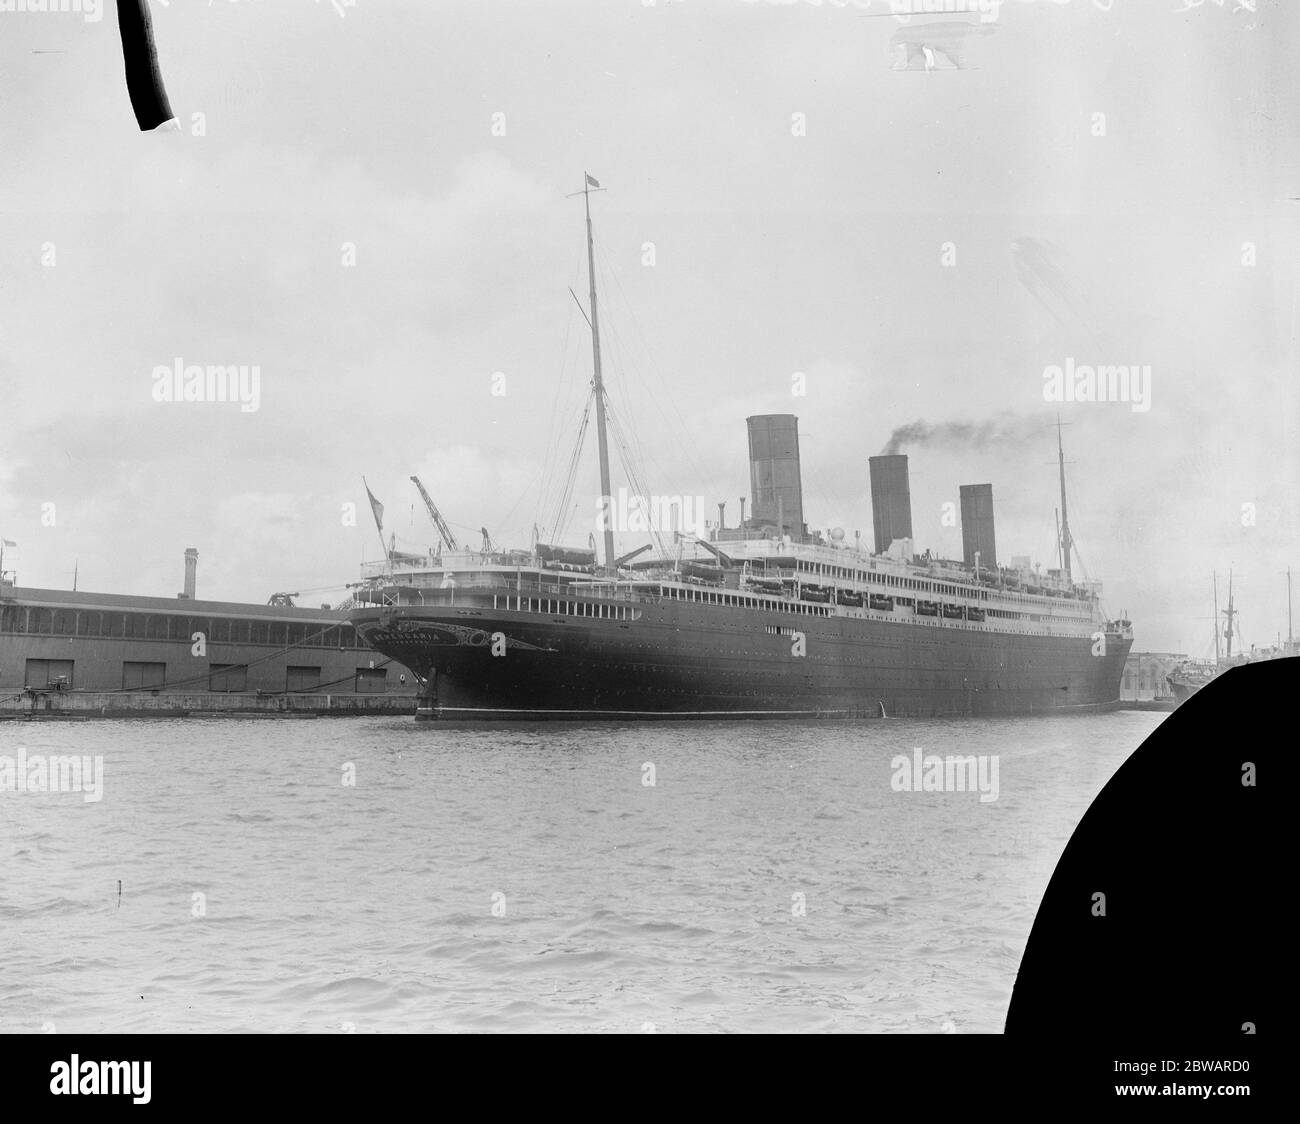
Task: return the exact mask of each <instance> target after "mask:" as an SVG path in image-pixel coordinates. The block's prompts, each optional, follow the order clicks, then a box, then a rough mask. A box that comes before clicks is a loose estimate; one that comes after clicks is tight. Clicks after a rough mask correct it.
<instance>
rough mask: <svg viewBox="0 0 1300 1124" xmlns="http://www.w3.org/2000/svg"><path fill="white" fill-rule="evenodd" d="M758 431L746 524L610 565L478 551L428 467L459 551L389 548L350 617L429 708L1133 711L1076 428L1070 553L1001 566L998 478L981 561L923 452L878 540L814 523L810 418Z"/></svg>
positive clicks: (877, 474)
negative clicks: (806, 511)
mask: <svg viewBox="0 0 1300 1124" xmlns="http://www.w3.org/2000/svg"><path fill="white" fill-rule="evenodd" d="M593 188H595V189H599V184H598V183H597V182H596V181H595V180H594V179H593V178H592V177H590V176H585V177H584V188H583V191H582V192H581V194H582V195H583V196H584V204H585V210H586V226H587V264H588V273H589V289H590V302H589V305H588V307H587V308H586V309H584V310H583V315H584V318H585V319H586V320H587V322H588V324H589V326H590V329H591V340H592V367H593V378H592V381H591V397H590V399H589V410H591V409H592V408H593V407H594V413H595V417H596V430H597V441H598V453H599V465H600V486H601V492H600V495H601V496H602V497H606V498H607V499H606V503H608V502H609V500H608V497H612V496H613V492H612V490H611V486H610V468H609V454H608V438H607V433H606V390H605V386H604V383H603V380H602V375H601V356H600V331H599V320H598V316H597V302H596V277H595V259H594V250H593V239H592V226H591V204H590V195H589V193H590V191H591V189H593ZM575 194H577V193H575ZM748 425H749V448H750V485H751V492H752V499H753V507H752V510H751V515H750V517H749V518H745V515H744V507H743V503H744V501H743V500H742V501H741V502H742V508H741V519H740V524H739V526H736V527H731V528H728V527H726V526H725V521H724V519H722V518H720V519H719V520H718V524H717V525H716V526H715V527H714V528H712V529H711V530H710V532H709V533H708V534H707V535H698V534H697V535H684V534H681V533H680V532H675V533H673V534H672V535H671V538H670V539H669V540H668V541H667V542H665V541H664V539H663V538H662V537H659V536H656V537H657V538H658V540H659V552H658V554H657V555H656V556H654V557H651V558H648V559H641V560H637V559H638V558H639V556H640V555H642V554H644V553H645V552H646V550H648V549H651V548H650V547H642V548H640V549H639V550H637V551H634V552H633V553H632V554H630V555H624V556H623V557H616V556H615V553H614V539H613V527H612V526H611V525H610V521H609V520H605V522H604V526H603V527H602V528H601V532H602V535H603V544H602V545H603V547H604V549H603V557H601V558H598V556H597V552H596V550H595V549H589V550H583V549H575V548H569V547H563V546H554V545H548V544H546V543H544V542H537V541H535V542H534V543H533V544H532V545H531V546H530V548H529V549H528V550H517V551H501V550H496V549H494V548H493V547H492V544H491V541H490V538H489V536H488V535H487V533H486V532H484V535H483V547H482V549H480V550H468V549H464V548H463V547H462V546H461V545H460V544H459V543H458V542H457V541H456V539H455V537H454V536H453V535H452V533H451V531H450V528H448V527H447V525H446V523H445V521H444V520H443V519H442V517H441V516H440V514H439V513H438V511H437V509H436V507H435V506H434V504H433V501H432V499H431V498H430V497H429V496H428V493H427V492H426V491H425V490H424V488H423V485H421V484H420V483H419V481H418V480H416V484H417V487H419V488H420V494H421V497H422V498H423V499H424V501H425V504H426V506H427V508H428V509H429V513H430V516H431V517H432V518H433V521H434V523H435V525H436V526H437V528H438V531H439V533H440V535H441V537H442V540H443V546H444V547H445V550H444V549H443V548H442V547H440V548H439V552H438V554H437V555H436V556H434V555H430V556H428V557H420V556H413V555H402V554H398V553H397V552H396V551H395V550H392V551H388V552H387V554H388V556H387V558H386V559H385V561H384V562H382V563H379V564H376V565H374V566H372V567H371V568H370V571H369V573H368V575H367V580H366V581H365V582H364V583H363V585H362V587H361V588H359V589H358V591H357V594H356V602H357V603H358V607H357V608H355V609H354V610H353V611H352V612H351V614H350V617H349V619H350V621H351V622H352V624H353V625H354V626H355V628H356V629H357V631H358V633H359V634H360V635H361V637H362V638H363V639H364V640H365V641H366V642H367V643H368V644H370V645H371V646H372V647H374V648H375V649H376V650H377V651H379V652H381V653H383V654H384V655H386V656H389V657H391V658H392V659H394V660H397V661H399V662H400V663H402V664H404V665H405V666H406V667H408V668H409V669H410V670H411V671H412V672H413V673H414V674H415V676H416V677H417V679H418V681H419V683H420V687H421V691H420V698H419V703H418V708H417V714H416V716H417V718H420V719H434V720H443V721H448V720H451V721H457V720H460V721H480V720H530V721H531V720H542V719H558V720H564V719H570V720H584V721H585V720H591V719H616V720H642V719H687V718H703V719H721V718H862V717H885V716H891V717H901V716H917V717H930V716H980V715H998V714H1031V713H1048V712H1052V713H1054V712H1063V711H1086V710H1096V709H1104V708H1110V707H1114V706H1116V705H1118V702H1119V684H1120V677H1121V675H1122V673H1123V668H1124V661H1125V658H1126V656H1127V655H1128V651H1129V648H1130V647H1131V645H1132V639H1133V638H1132V630H1131V625H1130V622H1129V621H1128V620H1126V619H1122V618H1121V619H1108V617H1107V615H1106V614H1105V613H1104V612H1103V610H1102V607H1101V601H1100V594H1101V587H1100V584H1099V583H1096V582H1084V583H1080V582H1076V581H1075V580H1074V578H1073V575H1072V571H1071V563H1070V558H1071V554H1072V549H1071V548H1072V545H1073V544H1072V540H1071V538H1070V531H1069V518H1068V513H1067V511H1066V506H1065V461H1064V454H1063V451H1062V449H1061V444H1060V437H1059V430H1058V459H1059V463H1060V472H1061V509H1060V524H1059V535H1060V540H1059V541H1060V546H1061V557H1060V562H1061V565H1060V566H1059V568H1057V569H1049V570H1047V571H1045V572H1043V571H1040V570H1037V569H1033V568H1031V567H1030V566H1029V564H1028V560H1025V559H1018V560H1016V564H1014V565H1012V566H1000V565H998V563H997V559H996V544H995V540H994V526H993V503H992V487H991V485H988V484H978V485H964V486H963V487H962V489H961V506H962V538H963V559H962V560H961V561H956V560H943V559H936V558H931V557H930V554H929V552H928V551H927V552H925V553H924V554H923V555H920V556H918V555H917V554H916V553H915V552H914V550H913V540H912V528H911V501H910V491H909V484H908V469H907V457H906V456H902V455H883V456H879V457H872V458H870V459H869V468H870V476H871V493H872V509H873V510H872V518H873V530H874V535H875V542H874V547H875V550H874V551H870V550H867V549H864V548H862V547H860V546H859V545H858V544H857V543H856V542H855V543H854V544H852V545H850V544H849V543H848V542H847V541H846V539H845V536H844V533H843V532H842V531H840V530H838V529H837V530H836V531H833V532H831V533H830V534H828V535H822V534H821V533H819V532H813V533H812V534H810V533H809V531H808V527H807V525H806V524H805V523H804V521H803V499H802V484H801V479H800V472H801V469H800V460H799V444H798V422H797V419H796V418H794V417H793V416H790V415H761V416H756V417H751V418H749V419H748ZM583 428H584V430H585V424H584V427H583ZM574 463H575V464H576V456H575V460H574ZM412 479H413V480H414V479H415V478H412ZM720 515H721V511H720ZM381 532H382V527H381ZM591 545H592V546H593V548H594V545H595V542H594V536H593V539H592V543H591Z"/></svg>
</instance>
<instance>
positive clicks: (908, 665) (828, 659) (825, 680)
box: [351, 596, 1132, 722]
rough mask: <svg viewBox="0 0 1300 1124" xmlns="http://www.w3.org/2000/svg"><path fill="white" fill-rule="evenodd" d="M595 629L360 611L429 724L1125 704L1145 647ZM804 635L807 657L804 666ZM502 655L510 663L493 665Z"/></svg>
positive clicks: (811, 624)
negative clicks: (1122, 692) (410, 679)
mask: <svg viewBox="0 0 1300 1124" xmlns="http://www.w3.org/2000/svg"><path fill="white" fill-rule="evenodd" d="M637 608H638V614H639V616H638V619H635V620H628V621H618V620H592V619H589V618H585V617H575V616H569V615H560V614H558V613H530V612H526V611H525V612H519V611H503V610H494V609H493V608H492V598H491V596H488V597H486V598H483V599H464V600H461V601H460V602H459V603H458V604H456V605H454V606H453V605H436V606H435V605H424V606H416V605H404V606H401V607H389V608H382V609H381V608H370V609H359V610H356V611H354V612H353V613H352V615H351V620H352V622H353V624H354V625H355V627H356V628H357V630H358V631H359V632H360V633H361V635H362V637H363V638H364V639H365V640H366V641H367V642H368V643H369V644H370V645H371V646H372V647H374V648H375V649H377V650H378V651H380V652H382V653H383V654H384V655H387V656H390V657H392V658H393V659H396V660H398V661H400V662H401V663H402V664H404V665H405V666H407V667H408V668H410V669H411V670H412V671H413V672H415V674H416V675H417V676H419V677H420V678H421V679H422V680H423V681H425V687H426V689H425V692H424V694H423V696H422V698H421V700H420V703H419V710H418V711H417V717H419V718H424V719H441V720H444V721H467V722H479V721H544V720H553V721H591V720H610V721H645V720H655V719H659V720H663V719H670V720H681V719H702V720H717V719H760V718H761V719H781V718H785V719H811V718H818V719H851V718H876V717H880V716H882V715H884V716H888V717H896V718H901V717H917V718H931V717H976V716H985V715H990V716H991V715H1012V714H1040V713H1064V712H1086V711H1096V710H1106V709H1115V708H1118V706H1119V705H1120V698H1119V684H1120V677H1121V675H1122V673H1123V669H1124V661H1125V658H1126V657H1127V655H1128V650H1129V648H1130V646H1131V644H1132V640H1131V639H1129V638H1127V637H1121V636H1119V635H1118V634H1115V635H1112V636H1108V637H1107V641H1106V645H1105V653H1104V654H1101V655H1094V654H1093V649H1094V641H1093V640H1092V639H1091V637H1059V636H1043V635H1033V634H1025V633H1010V632H1001V631H994V630H990V629H984V628H980V627H979V626H975V625H968V624H957V623H946V624H945V623H943V622H924V621H921V622H913V621H910V620H897V619H896V620H885V619H879V618H872V617H869V616H861V617H851V616H826V617H823V616H808V615H801V614H797V613H790V612H752V611H743V610H740V611H738V610H736V609H729V608H720V607H718V608H715V607H711V606H701V605H698V604H682V603H680V602H674V601H665V602H663V603H661V604H651V605H646V606H638V607H637ZM795 633H802V634H803V637H804V640H803V643H804V654H803V655H795V654H794V651H793V650H794V648H795V647H796V644H797V637H796V636H795ZM494 652H495V653H496V654H494Z"/></svg>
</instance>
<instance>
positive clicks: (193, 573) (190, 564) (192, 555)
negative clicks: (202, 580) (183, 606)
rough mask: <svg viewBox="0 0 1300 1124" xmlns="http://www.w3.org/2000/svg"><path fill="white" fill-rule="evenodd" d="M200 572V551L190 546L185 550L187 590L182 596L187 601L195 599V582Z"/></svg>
mask: <svg viewBox="0 0 1300 1124" xmlns="http://www.w3.org/2000/svg"><path fill="white" fill-rule="evenodd" d="M198 572H199V552H198V551H197V550H195V549H194V547H190V548H189V549H188V550H187V551H186V552H185V592H184V593H182V594H181V597H182V598H184V599H185V600H186V601H193V600H194V583H195V578H196V577H197V575H198Z"/></svg>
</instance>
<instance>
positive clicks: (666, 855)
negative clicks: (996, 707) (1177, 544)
mask: <svg viewBox="0 0 1300 1124" xmlns="http://www.w3.org/2000/svg"><path fill="white" fill-rule="evenodd" d="M1161 717H1162V715H1159V714H1149V713H1135V712H1119V713H1115V714H1109V715H1095V716H1088V717H1071V718H1033V719H1011V720H981V721H964V722H955V721H894V720H887V721H876V722H867V723H861V724H838V723H836V724H812V725H794V724H760V723H753V724H749V723H747V724H743V725H731V724H717V725H712V724H710V725H701V724H680V725H678V724H672V725H649V726H625V727H617V728H615V727H609V726H595V727H592V726H576V725H574V726H563V727H561V726H551V727H541V728H536V729H507V728H499V729H491V730H484V731H456V730H447V729H437V728H431V727H429V726H427V725H419V726H417V725H416V724H415V723H414V722H412V721H411V720H410V719H393V718H373V719H369V718H365V719H320V720H315V721H302V720H255V719H188V720H176V721H162V720H148V721H108V722H104V721H95V722H69V723H53V722H47V723H4V724H2V725H0V754H7V755H9V756H11V757H12V756H15V755H16V752H17V747H18V746H19V745H22V746H24V747H25V749H26V751H27V753H28V754H29V755H31V754H37V753H41V754H54V753H77V754H85V755H92V756H93V755H96V754H98V755H102V757H103V759H104V776H105V780H104V793H103V799H102V800H100V801H99V802H86V801H85V800H84V799H83V796H82V795H81V794H78V793H33V792H26V793H14V792H4V793H0V817H2V818H0V860H2V861H3V876H2V877H0V934H2V935H3V942H4V949H5V971H4V972H3V973H2V974H0V1030H4V1031H26V1030H31V1031H37V1030H40V1029H42V1028H43V1027H44V1028H46V1029H50V1028H51V1027H52V1028H53V1029H56V1030H59V1031H110V1030H123V1031H146V1030H159V1031H198V1030H204V1031H209V1030H215V1031H346V1030H355V1031H356V1032H358V1033H364V1032H367V1031H423V1030H435V1031H439V1030H455V1031H505V1030H508V1031H573V1030H609V1031H641V1030H645V1029H650V1028H651V1025H652V1026H653V1029H655V1030H658V1031H663V1032H671V1031H699V1030H739V1031H782V1030H790V1031H829V1030H862V1031H934V1030H939V1029H941V1028H943V1027H944V1024H946V1023H948V1022H951V1023H953V1024H954V1026H955V1028H956V1030H958V1031H999V1030H1001V1027H1002V1023H1003V1020H1004V1018H1005V1014H1006V1007H1007V1003H1008V1001H1009V999H1010V995H1011V988H1012V985H1013V983H1014V980H1015V973H1016V970H1017V967H1018V965H1019V961H1020V955H1021V953H1022V951H1023V948H1024V944H1025V941H1026V939H1027V937H1028V935H1029V929H1030V925H1031V924H1032V922H1033V916H1034V911H1035V909H1036V908H1037V904H1038V901H1039V899H1040V898H1041V896H1042V893H1043V890H1044V889H1045V888H1046V885H1047V881H1048V879H1049V877H1050V876H1051V872H1052V870H1053V868H1054V867H1055V864H1056V860H1057V858H1058V857H1059V856H1060V853H1061V851H1062V849H1063V847H1064V845H1065V842H1066V840H1067V839H1068V837H1069V833H1070V831H1071V830H1072V828H1073V826H1074V825H1075V824H1076V823H1077V822H1078V820H1079V817H1080V816H1081V815H1082V813H1083V811H1084V810H1085V809H1086V808H1087V806H1088V804H1089V803H1090V802H1091V801H1092V799H1093V797H1094V796H1095V795H1096V794H1097V793H1098V792H1099V791H1100V789H1101V788H1102V786H1103V785H1104V784H1105V782H1106V781H1107V780H1108V779H1109V778H1110V777H1111V776H1112V775H1113V773H1114V771H1115V770H1116V769H1117V768H1118V766H1119V765H1120V764H1121V763H1122V762H1123V760H1124V759H1125V758H1126V757H1127V756H1128V755H1129V754H1130V753H1131V752H1132V751H1133V750H1134V749H1136V748H1137V746H1138V745H1139V744H1140V743H1141V741H1142V739H1143V738H1144V737H1145V736H1146V735H1147V734H1148V733H1149V732H1150V731H1151V730H1152V729H1154V727H1155V726H1156V725H1157V723H1158V722H1159V720H1160V718H1161ZM916 746H920V747H922V748H923V749H924V750H925V751H926V752H927V753H938V754H950V753H959V754H977V755H978V754H997V755H998V758H999V783H1000V793H999V797H998V799H997V800H996V801H994V802H989V803H981V802H980V801H979V799H978V795H977V794H975V793H970V792H953V793H938V792H933V793H925V792H895V791H894V790H893V789H892V788H891V785H890V777H891V768H890V759H891V758H892V757H893V756H894V755H895V754H898V753H904V754H909V755H910V754H911V751H912V749H913V747H916ZM349 763H351V764H352V765H353V766H355V785H352V786H348V785H345V784H344V783H343V781H344V778H345V770H346V766H347V765H348V764H349ZM647 763H650V764H652V765H653V767H654V777H653V779H654V782H655V783H654V785H653V786H650V785H647V784H645V783H643V781H644V780H647V779H649V775H648V771H647V770H645V769H644V766H645V765H646V764H647ZM119 879H120V880H121V896H120V899H119V894H118V881H119ZM195 895H202V898H196V897H195ZM796 895H803V902H804V903H805V910H806V912H803V913H802V915H800V911H799V908H798V901H799V899H797V898H796ZM494 905H495V913H494ZM502 912H503V913H504V915H503V916H499V915H498V914H501V913H502ZM196 914H200V915H199V916H196ZM647 1024H650V1025H647Z"/></svg>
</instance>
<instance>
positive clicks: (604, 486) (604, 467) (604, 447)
mask: <svg viewBox="0 0 1300 1124" xmlns="http://www.w3.org/2000/svg"><path fill="white" fill-rule="evenodd" d="M592 187H597V188H599V187H600V184H599V183H597V182H596V181H595V180H594V179H592V178H591V176H589V175H588V174H587V173H586V172H583V173H582V204H583V206H584V207H585V208H586V210H587V278H588V280H589V282H590V289H591V362H592V368H593V370H594V372H595V377H594V378H593V379H592V381H591V386H592V391H593V393H594V394H595V396H596V443H597V447H598V449H599V451H600V494H601V510H602V511H603V512H604V513H605V514H604V518H603V519H602V522H603V523H604V526H605V568H606V569H608V570H611V571H614V572H615V573H617V568H616V567H615V565H614V528H613V527H611V526H610V518H609V517H610V510H609V507H610V497H611V496H612V494H613V492H612V489H611V488H610V483H609V439H608V438H607V437H606V436H605V383H604V381H603V380H602V379H601V375H600V320H599V318H598V317H597V315H596V250H595V243H594V241H593V239H592V234H591V195H590V189H591V188H592Z"/></svg>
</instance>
